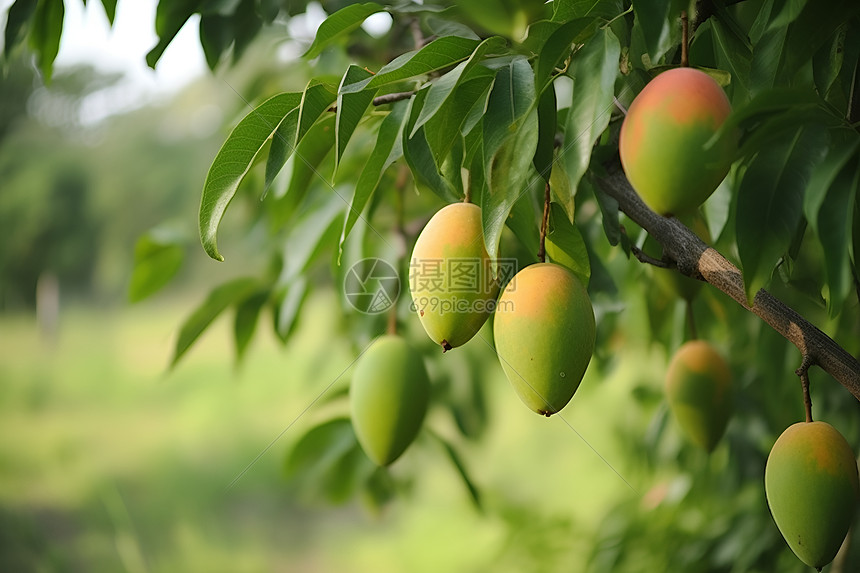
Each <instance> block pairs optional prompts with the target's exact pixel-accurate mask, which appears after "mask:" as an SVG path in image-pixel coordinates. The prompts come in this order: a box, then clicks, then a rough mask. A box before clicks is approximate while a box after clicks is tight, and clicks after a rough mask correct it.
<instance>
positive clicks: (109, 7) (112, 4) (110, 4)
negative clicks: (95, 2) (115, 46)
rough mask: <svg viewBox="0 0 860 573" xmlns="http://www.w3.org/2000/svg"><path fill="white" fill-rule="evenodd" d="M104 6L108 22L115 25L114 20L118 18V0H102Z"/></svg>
mask: <svg viewBox="0 0 860 573" xmlns="http://www.w3.org/2000/svg"><path fill="white" fill-rule="evenodd" d="M102 6H104V8H105V14H106V15H107V19H108V22H110V25H111V27H113V21H114V19H115V18H116V0H102Z"/></svg>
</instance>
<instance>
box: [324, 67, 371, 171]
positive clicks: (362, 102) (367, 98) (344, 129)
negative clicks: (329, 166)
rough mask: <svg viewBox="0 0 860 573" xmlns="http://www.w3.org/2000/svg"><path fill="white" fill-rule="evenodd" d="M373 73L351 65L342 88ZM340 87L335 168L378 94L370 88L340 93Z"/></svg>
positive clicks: (342, 82)
mask: <svg viewBox="0 0 860 573" xmlns="http://www.w3.org/2000/svg"><path fill="white" fill-rule="evenodd" d="M372 75H373V74H371V73H370V72H369V71H367V70H366V69H364V68H362V67H359V66H356V65H350V66H349V68H347V70H346V73H344V74H343V79H342V80H341V81H340V88H342V87H343V86H345V85H349V84H352V83H355V82H358V81H361V80H364V79H366V78H369V77H371V76H372ZM340 88H338V94H337V120H336V122H335V141H336V145H335V148H336V150H337V154H336V155H335V157H334V164H335V169H337V166H338V165H339V164H340V159H341V157H343V152H344V150H345V149H346V144H347V143H349V138H350V137H352V134H353V133H354V132H355V128H356V127H358V122H359V121H361V118H362V117H364V112H365V111H367V108H368V106H369V105H370V103H371V102H372V101H373V96H374V95H376V90H373V89H369V90H364V91H361V92H356V93H351V94H344V93H340Z"/></svg>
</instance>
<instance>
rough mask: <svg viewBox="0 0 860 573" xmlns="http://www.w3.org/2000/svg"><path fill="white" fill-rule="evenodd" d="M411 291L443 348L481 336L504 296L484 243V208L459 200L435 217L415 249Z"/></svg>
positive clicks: (427, 326)
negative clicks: (482, 219)
mask: <svg viewBox="0 0 860 573" xmlns="http://www.w3.org/2000/svg"><path fill="white" fill-rule="evenodd" d="M409 289H410V291H411V294H412V303H413V308H414V309H415V311H416V312H418V318H419V319H420V321H421V325H422V326H423V327H424V330H425V331H427V334H428V335H429V336H430V338H431V339H432V340H433V341H434V342H435V343H436V344H439V345H440V346H442V349H443V351H448V350H451V349H452V348H456V347H458V346H462V345H463V344H465V343H466V342H468V341H469V340H471V339H472V337H473V336H475V334H476V333H477V332H478V331H479V330H480V329H481V326H482V325H483V324H484V322H486V320H487V319H488V318H489V317H490V315H491V314H492V313H493V308H494V307H495V300H496V296H497V295H498V294H499V284H498V282H497V281H496V280H494V279H493V274H492V272H491V268H490V257H489V255H487V249H486V248H485V247H484V235H483V232H482V230H481V209H480V207H478V206H476V205H473V204H472V203H453V204H451V205H448V206H447V207H444V208H442V209H441V210H439V212H437V213H436V214H435V215H433V217H432V218H431V219H430V221H429V222H428V223H427V226H426V227H424V230H422V231H421V234H420V235H419V236H418V240H417V241H416V242H415V248H414V250H413V251H412V260H411V262H410V267H409Z"/></svg>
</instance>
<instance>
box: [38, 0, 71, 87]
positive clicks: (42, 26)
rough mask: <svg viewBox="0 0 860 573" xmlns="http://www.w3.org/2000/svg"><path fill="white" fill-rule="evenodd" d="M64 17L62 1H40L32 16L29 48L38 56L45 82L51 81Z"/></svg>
mask: <svg viewBox="0 0 860 573" xmlns="http://www.w3.org/2000/svg"><path fill="white" fill-rule="evenodd" d="M64 16H65V7H64V6H63V0H40V1H39V5H38V6H37V7H36V12H35V13H34V14H33V20H32V22H31V28H30V46H31V47H32V48H33V50H34V51H35V52H36V54H37V55H38V61H39V69H40V70H42V74H43V75H44V76H45V79H46V80H47V81H50V79H51V72H52V71H53V68H54V59H56V57H57V54H58V53H59V51H60V36H61V35H62V33H63V18H64Z"/></svg>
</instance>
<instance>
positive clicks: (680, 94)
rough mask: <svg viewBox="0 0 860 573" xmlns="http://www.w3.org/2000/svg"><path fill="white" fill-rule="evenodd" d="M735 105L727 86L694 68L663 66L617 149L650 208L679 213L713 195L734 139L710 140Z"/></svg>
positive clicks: (636, 103) (636, 104)
mask: <svg viewBox="0 0 860 573" xmlns="http://www.w3.org/2000/svg"><path fill="white" fill-rule="evenodd" d="M731 111H732V109H731V105H730V104H729V100H728V98H727V97H726V94H725V92H724V91H723V88H721V87H720V85H719V84H718V83H717V82H715V81H714V80H713V78H711V77H710V76H709V75H708V74H706V73H705V72H702V71H701V70H696V69H693V68H675V69H672V70H668V71H665V72H663V73H661V74H660V75H658V76H657V77H656V78H654V79H653V80H651V81H650V82H649V83H648V85H646V86H645V88H644V89H643V90H642V91H641V92H640V93H639V94H638V95H637V96H636V98H635V99H634V100H633V103H632V104H631V105H630V109H629V110H628V112H627V116H626V117H625V118H624V123H623V124H622V125H621V133H620V135H619V141H618V151H619V153H620V155H621V165H622V166H623V167H624V173H625V174H626V175H627V179H629V180H630V184H631V185H632V186H633V188H634V189H635V190H636V192H637V193H639V195H640V196H641V197H642V200H643V201H645V203H646V204H647V205H648V206H649V207H651V209H653V210H654V211H656V212H657V213H660V214H661V215H666V214H670V213H671V214H675V215H679V214H681V213H687V212H691V211H693V210H695V209H696V207H698V206H699V205H701V204H702V203H704V202H705V199H707V198H708V197H710V195H711V193H713V192H714V190H715V189H716V188H717V186H718V185H719V184H720V182H721V181H722V180H723V178H725V176H726V174H727V173H728V171H729V167H730V166H731V163H732V158H733V155H734V150H735V147H736V143H735V141H733V140H732V139H731V138H721V139H720V140H719V141H718V142H717V144H716V145H712V146H710V147H707V146H706V144H708V142H709V141H710V139H711V138H712V137H713V136H714V134H716V132H717V130H718V129H719V128H720V126H721V125H722V124H723V123H724V122H725V120H726V118H727V117H728V115H729V113H731Z"/></svg>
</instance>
